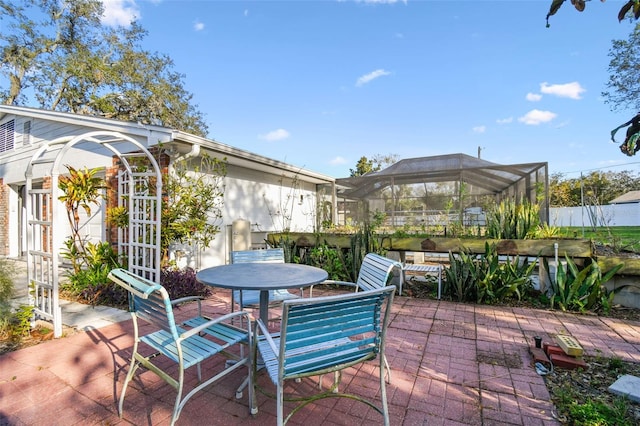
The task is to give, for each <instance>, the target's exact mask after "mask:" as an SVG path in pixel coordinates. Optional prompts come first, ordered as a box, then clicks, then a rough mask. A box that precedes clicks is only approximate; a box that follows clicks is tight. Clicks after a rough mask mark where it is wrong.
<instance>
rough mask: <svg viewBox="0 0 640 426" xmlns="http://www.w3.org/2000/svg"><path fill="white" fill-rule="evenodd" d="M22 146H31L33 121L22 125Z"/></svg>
mask: <svg viewBox="0 0 640 426" xmlns="http://www.w3.org/2000/svg"><path fill="white" fill-rule="evenodd" d="M22 145H23V146H27V145H31V120H29V121H25V122H24V124H23V125H22Z"/></svg>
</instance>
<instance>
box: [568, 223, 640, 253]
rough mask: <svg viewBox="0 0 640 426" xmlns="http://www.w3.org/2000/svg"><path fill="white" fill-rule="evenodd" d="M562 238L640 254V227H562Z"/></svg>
mask: <svg viewBox="0 0 640 426" xmlns="http://www.w3.org/2000/svg"><path fill="white" fill-rule="evenodd" d="M559 236H561V237H567V238H586V239H590V240H593V241H594V242H595V243H596V244H603V245H608V246H611V247H612V248H613V249H614V251H633V252H636V253H640V226H609V227H599V228H596V229H595V230H594V229H593V228H591V227H584V228H582V227H579V226H571V227H562V228H560V235H559Z"/></svg>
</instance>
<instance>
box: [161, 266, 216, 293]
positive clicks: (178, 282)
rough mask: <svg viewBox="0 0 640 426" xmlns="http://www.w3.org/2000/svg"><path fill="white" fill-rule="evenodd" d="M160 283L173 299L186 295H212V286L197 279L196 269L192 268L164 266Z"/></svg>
mask: <svg viewBox="0 0 640 426" xmlns="http://www.w3.org/2000/svg"><path fill="white" fill-rule="evenodd" d="M160 284H161V285H162V286H163V287H164V288H165V290H167V293H169V298H170V299H172V300H174V299H179V298H181V297H185V296H202V297H207V296H209V295H211V288H210V287H209V286H207V285H204V284H202V283H201V282H199V281H197V280H196V271H195V270H193V269H192V268H184V269H177V268H164V269H162V271H161V272H160Z"/></svg>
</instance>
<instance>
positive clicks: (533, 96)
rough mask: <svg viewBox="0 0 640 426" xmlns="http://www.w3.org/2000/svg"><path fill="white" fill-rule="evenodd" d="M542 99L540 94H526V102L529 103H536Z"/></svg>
mask: <svg viewBox="0 0 640 426" xmlns="http://www.w3.org/2000/svg"><path fill="white" fill-rule="evenodd" d="M540 99H542V95H541V94H540V93H531V92H529V93H527V100H528V101H531V102H538V101H539V100H540Z"/></svg>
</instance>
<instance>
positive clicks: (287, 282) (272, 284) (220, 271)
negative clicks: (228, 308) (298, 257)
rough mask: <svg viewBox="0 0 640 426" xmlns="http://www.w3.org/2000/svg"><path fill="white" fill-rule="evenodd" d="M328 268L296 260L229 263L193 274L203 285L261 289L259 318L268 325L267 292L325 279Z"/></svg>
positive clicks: (297, 286) (236, 288)
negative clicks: (289, 261) (287, 261)
mask: <svg viewBox="0 0 640 426" xmlns="http://www.w3.org/2000/svg"><path fill="white" fill-rule="evenodd" d="M328 277H329V274H327V271H325V270H324V269H320V268H316V267H314V266H309V265H301V264H297V263H260V262H253V263H252V262H249V263H232V264H230V265H221V266H214V267H212V268H206V269H203V270H202V271H200V272H198V273H197V274H196V280H198V281H199V282H201V283H202V284H205V285H210V286H214V287H221V288H228V289H231V290H260V319H261V320H262V322H264V323H265V324H267V320H268V314H269V291H270V290H278V289H289V288H302V287H308V286H310V285H313V284H318V283H321V282H323V281H325V280H326V279H327V278H328Z"/></svg>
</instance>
